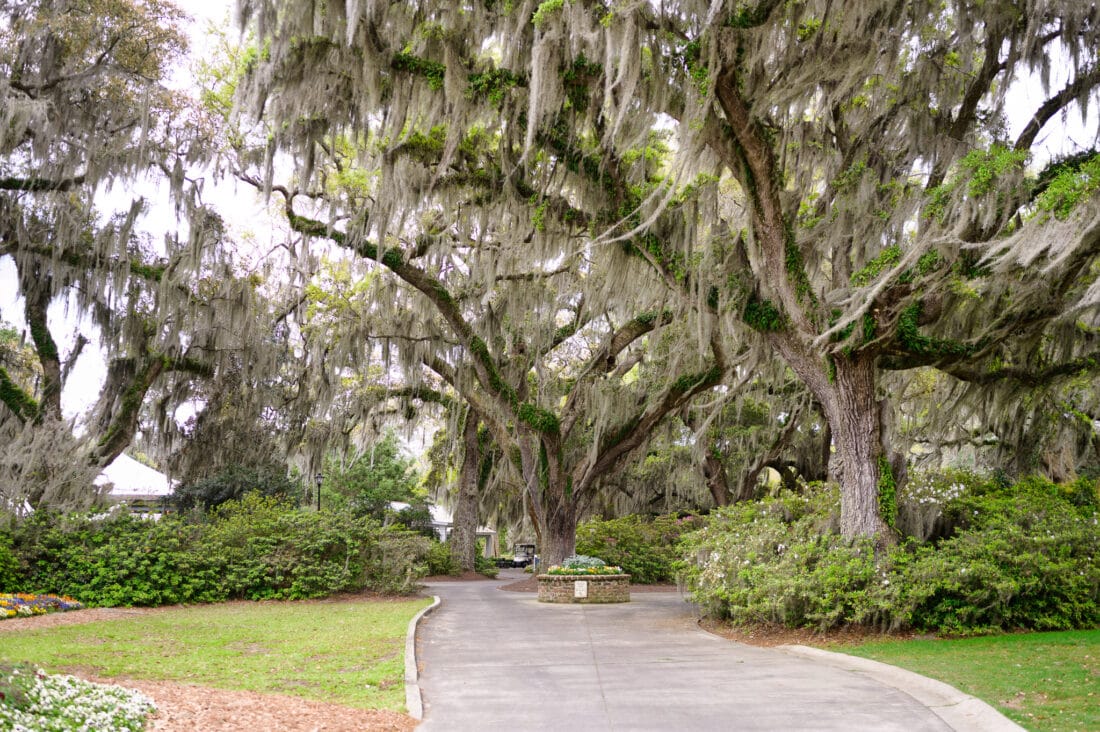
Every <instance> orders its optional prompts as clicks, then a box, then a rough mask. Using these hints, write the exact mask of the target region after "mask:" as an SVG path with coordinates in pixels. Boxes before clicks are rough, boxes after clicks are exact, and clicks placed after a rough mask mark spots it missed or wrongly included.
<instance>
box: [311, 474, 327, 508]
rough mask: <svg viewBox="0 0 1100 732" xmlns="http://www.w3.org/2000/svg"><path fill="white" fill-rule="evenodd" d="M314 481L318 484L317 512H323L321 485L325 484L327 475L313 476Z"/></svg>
mask: <svg viewBox="0 0 1100 732" xmlns="http://www.w3.org/2000/svg"><path fill="white" fill-rule="evenodd" d="M313 481H314V482H315V483H317V510H318V511H320V510H321V484H322V483H324V482H325V474H324V473H318V474H317V475H315V476H313Z"/></svg>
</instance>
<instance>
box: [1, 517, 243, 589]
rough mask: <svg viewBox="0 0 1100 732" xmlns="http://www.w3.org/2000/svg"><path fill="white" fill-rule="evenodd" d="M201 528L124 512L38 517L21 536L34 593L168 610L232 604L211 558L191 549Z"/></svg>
mask: <svg viewBox="0 0 1100 732" xmlns="http://www.w3.org/2000/svg"><path fill="white" fill-rule="evenodd" d="M200 531H201V530H200V528H199V527H197V526H194V525H189V524H187V523H185V522H183V521H181V520H179V519H172V518H169V517H165V518H164V519H162V520H161V521H158V522H153V521H146V520H143V519H140V518H135V517H133V516H131V515H130V514H129V513H128V512H126V511H124V510H120V511H114V512H111V513H108V514H100V515H95V516H87V515H70V516H57V515H49V514H46V513H36V514H35V515H34V516H33V517H32V518H31V519H30V520H29V521H28V522H27V523H26V524H24V526H23V527H22V528H21V529H20V531H19V533H18V534H17V536H16V540H17V549H18V551H19V553H20V555H21V557H22V562H23V564H24V566H25V570H24V578H23V583H22V584H23V585H24V590H26V591H30V592H43V593H55V594H60V595H68V596H71V597H75V598H77V599H79V600H80V601H81V602H83V603H84V604H86V605H98V606H105V607H111V606H116V605H166V604H174V603H180V602H213V601H217V600H222V599H225V595H224V594H223V593H222V592H221V591H220V590H219V588H218V585H217V577H218V573H217V568H216V566H215V565H214V563H213V562H212V561H211V559H210V558H209V557H207V556H203V555H202V554H197V553H195V552H192V551H191V550H190V548H189V547H190V545H191V544H192V543H193V541H194V540H195V538H196V537H197V536H198V535H199V533H200Z"/></svg>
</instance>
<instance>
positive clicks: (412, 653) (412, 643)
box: [405, 595, 440, 719]
mask: <svg viewBox="0 0 1100 732" xmlns="http://www.w3.org/2000/svg"><path fill="white" fill-rule="evenodd" d="M432 601H433V602H432V604H431V605H428V607H426V608H424V609H423V610H421V611H420V612H418V613H417V614H416V615H415V616H413V619H412V620H410V621H409V629H408V630H407V631H405V708H406V709H407V710H408V713H409V716H410V717H412V718H413V719H424V701H423V699H421V698H420V685H419V684H418V683H417V680H418V679H419V678H420V671H419V669H417V667H416V625H417V623H419V622H420V619H421V618H423V617H424V616H425V615H427V614H428V613H430V612H431V611H433V610H435V609H436V608H437V607H439V603H440V599H439V595H432Z"/></svg>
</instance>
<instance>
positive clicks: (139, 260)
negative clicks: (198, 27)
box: [0, 0, 255, 508]
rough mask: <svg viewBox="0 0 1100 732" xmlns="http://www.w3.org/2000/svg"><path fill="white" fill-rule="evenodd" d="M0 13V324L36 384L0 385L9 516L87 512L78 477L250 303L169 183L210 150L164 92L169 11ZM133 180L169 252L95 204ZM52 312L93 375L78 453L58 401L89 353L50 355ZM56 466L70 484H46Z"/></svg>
mask: <svg viewBox="0 0 1100 732" xmlns="http://www.w3.org/2000/svg"><path fill="white" fill-rule="evenodd" d="M3 13H4V14H3V18H2V22H0V25H2V29H0V79H2V83H0V110H2V116H3V119H4V123H3V125H2V127H0V151H2V157H0V258H3V259H6V260H9V261H11V262H12V263H14V265H15V269H16V286H17V288H18V294H19V295H20V296H21V298H22V301H23V305H24V306H23V312H22V313H19V314H15V313H12V314H8V313H5V317H6V318H7V319H9V320H11V321H13V322H17V323H18V325H19V327H20V328H23V329H25V330H26V331H27V332H28V333H29V339H28V342H29V344H30V345H31V346H32V347H33V350H34V353H35V357H36V359H37V361H38V368H39V369H40V374H41V375H40V378H39V379H38V381H37V384H36V385H35V386H34V387H33V388H27V385H26V384H25V383H20V382H19V380H18V379H16V378H12V376H13V375H12V374H9V373H7V372H6V371H5V370H4V369H2V368H0V429H3V431H4V435H5V438H6V439H5V440H4V441H3V443H4V448H3V461H4V466H3V467H4V477H3V480H4V493H5V496H6V498H7V499H8V501H9V504H8V505H9V506H15V507H19V506H22V505H23V501H24V500H27V501H29V502H30V504H31V505H39V504H42V503H50V504H51V505H55V506H56V507H59V508H61V507H64V506H66V505H70V499H71V505H79V504H80V503H81V502H84V503H86V502H87V500H89V499H90V498H92V497H93V496H92V494H91V481H90V478H91V477H94V475H95V473H96V472H98V470H99V469H100V468H101V467H102V466H103V465H106V464H107V463H109V462H110V461H111V460H113V459H114V458H115V457H117V456H118V454H119V453H121V452H122V450H123V449H125V447H126V446H127V445H128V444H129V442H130V441H131V440H132V439H133V437H134V434H135V432H136V431H137V429H138V424H139V417H140V414H141V411H142V408H143V405H146V404H147V397H148V395H149V393H150V390H151V389H154V388H157V389H160V390H161V391H162V393H164V394H170V393H172V391H173V389H174V386H173V384H174V382H175V381H176V380H177V379H183V380H186V379H190V378H194V377H196V376H202V377H205V376H208V375H210V373H212V370H213V368H214V365H215V364H214V359H213V358H212V354H213V353H214V352H215V351H216V350H217V349H220V348H223V347H225V346H226V345H227V344H230V343H234V344H235V343H238V341H237V340H236V339H237V337H238V335H243V334H245V333H246V332H247V331H248V330H250V327H251V326H250V322H251V321H250V320H249V319H248V318H247V317H245V314H246V313H247V312H248V311H249V308H250V305H251V299H252V297H253V295H254V289H255V288H254V283H252V282H250V281H249V280H247V279H241V278H238V277H236V276H235V274H236V273H234V272H233V271H232V269H231V268H230V267H229V263H228V258H227V255H226V254H225V252H224V251H223V250H222V244H223V241H224V232H223V226H222V224H221V220H220V218H219V217H218V216H217V215H215V214H213V213H212V212H211V211H210V210H209V209H208V208H207V207H205V206H204V205H203V203H202V199H201V196H200V186H198V185H194V183H196V181H189V180H188V179H187V178H186V176H185V171H186V170H187V168H188V167H190V166H191V165H192V164H194V163H196V162H197V161H200V160H202V159H203V158H204V156H205V155H207V153H208V152H209V149H210V148H209V140H208V138H207V136H206V134H205V133H204V129H205V128H206V127H207V124H206V123H207V121H208V120H207V119H206V118H204V117H203V115H202V114H201V113H200V112H199V111H197V108H196V107H195V105H193V104H191V103H190V102H189V100H188V99H187V97H186V96H185V95H184V94H182V93H180V92H175V91H172V90H170V89H169V88H168V86H167V85H166V81H165V80H166V78H167V77H168V74H169V71H170V69H172V68H173V66H174V65H175V64H176V63H177V62H178V61H179V60H180V58H181V54H182V53H183V51H184V49H185V41H184V36H183V34H182V32H181V30H180V27H179V24H180V22H181V20H182V18H183V16H182V14H181V12H180V11H179V10H178V9H177V8H176V7H175V6H174V5H172V4H171V3H169V2H163V1H161V0H147V1H142V2H136V1H134V0H35V1H27V2H10V3H6V4H5V5H4V10H3ZM139 181H148V182H150V184H151V185H155V184H157V182H160V184H161V185H163V186H164V187H165V188H167V189H169V190H170V191H171V194H172V199H173V201H174V204H175V206H176V211H177V215H179V216H181V217H184V218H186V221H187V233H186V235H185V236H184V237H182V238H180V237H178V236H176V235H175V234H173V233H171V231H169V233H167V234H166V235H165V238H164V241H163V243H161V242H155V241H154V240H153V238H152V237H151V236H149V235H147V234H141V233H139V229H140V222H141V220H142V216H143V213H144V209H145V205H144V202H143V201H142V200H141V198H140V197H138V196H136V195H135V196H131V197H132V198H133V199H134V200H133V202H132V203H121V204H113V203H111V201H112V200H117V198H115V199H112V198H111V197H109V195H108V194H110V193H112V192H113V193H115V194H117V193H118V192H119V191H125V192H131V193H132V192H133V187H134V186H135V185H137V184H138V182H139ZM165 228H167V229H174V228H175V227H174V226H166V227H165ZM59 301H65V302H66V304H67V305H68V306H69V310H70V312H72V313H73V314H74V315H76V314H80V315H83V316H85V317H87V318H88V319H89V320H90V322H91V323H92V325H93V327H94V328H95V330H96V331H98V340H99V345H101V346H102V348H103V349H104V350H105V352H106V358H107V362H108V375H107V380H106V383H105V385H104V386H103V389H102V391H101V392H100V393H99V395H98V399H97V400H96V404H95V407H94V409H93V411H92V414H91V415H90V416H89V418H88V421H87V424H86V430H85V435H84V436H83V437H79V438H78V437H76V436H75V435H74V434H73V433H72V425H71V424H69V423H68V422H67V421H66V420H65V419H64V418H63V415H62V411H61V395H62V390H63V389H64V387H65V384H66V382H67V379H68V376H69V374H70V370H71V369H72V367H73V365H74V363H75V361H76V359H77V358H78V357H79V356H80V355H81V353H82V351H83V349H84V348H85V346H87V345H88V343H89V338H88V337H87V335H86V334H85V333H79V334H76V335H75V345H74V346H73V347H72V348H71V349H70V350H69V352H68V353H63V352H62V350H63V349H62V346H61V345H60V344H61V343H63V342H64V339H62V338H60V337H59V335H58V333H59V331H58V323H56V322H52V323H51V322H50V316H49V312H48V311H49V308H50V306H51V304H53V303H56V302H59ZM76 319H77V318H76V317H74V318H72V320H74V321H75V320H76ZM165 406H166V407H167V403H165ZM61 456H63V458H62V457H61ZM57 461H60V462H63V463H64V464H65V465H67V466H69V468H66V470H68V471H69V472H71V473H73V474H72V475H68V474H66V475H67V477H64V476H61V477H58V479H57V480H54V479H53V478H52V477H51V475H53V474H55V473H56V472H57V471H56V469H55V468H49V467H48V465H52V464H53V463H54V462H57ZM74 471H75V472H74ZM76 473H80V475H76ZM63 485H64V486H67V487H64V488H62V487H61V486H63Z"/></svg>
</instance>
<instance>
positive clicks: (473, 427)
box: [448, 409, 482, 572]
mask: <svg viewBox="0 0 1100 732" xmlns="http://www.w3.org/2000/svg"><path fill="white" fill-rule="evenodd" d="M477 427H478V419H477V414H476V413H475V412H474V411H473V410H472V409H471V410H468V411H467V413H466V423H465V425H464V426H463V428H462V448H463V454H462V469H461V470H460V471H459V476H458V495H456V496H455V505H454V525H453V528H452V530H451V535H450V537H449V539H448V541H449V543H450V545H451V555H452V556H454V558H455V560H456V561H457V562H458V565H459V567H461V568H462V571H464V572H472V571H474V557H475V555H476V554H477V504H478V493H479V490H478V489H479V487H480V481H479V477H480V475H481V461H482V455H481V446H480V445H479V444H478V438H477Z"/></svg>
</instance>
